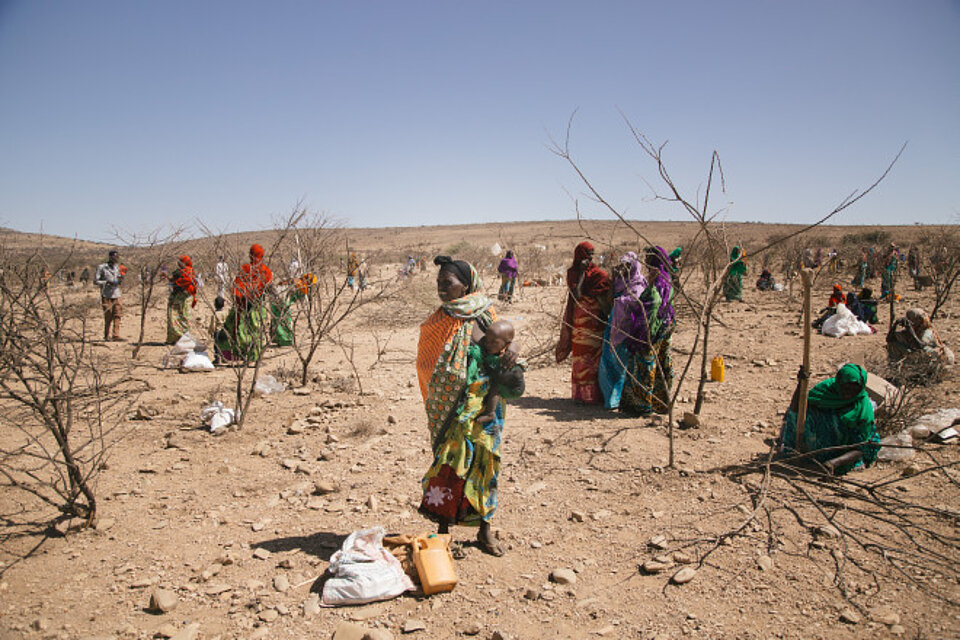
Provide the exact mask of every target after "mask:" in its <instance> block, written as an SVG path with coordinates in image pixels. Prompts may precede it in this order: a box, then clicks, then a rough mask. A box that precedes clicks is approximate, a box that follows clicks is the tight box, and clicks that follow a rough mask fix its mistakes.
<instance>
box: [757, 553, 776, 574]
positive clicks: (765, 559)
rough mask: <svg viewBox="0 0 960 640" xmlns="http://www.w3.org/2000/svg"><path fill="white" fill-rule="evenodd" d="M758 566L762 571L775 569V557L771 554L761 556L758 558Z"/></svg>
mask: <svg viewBox="0 0 960 640" xmlns="http://www.w3.org/2000/svg"><path fill="white" fill-rule="evenodd" d="M757 566H758V567H760V570H761V571H770V569H773V558H771V557H770V556H760V557H759V558H757Z"/></svg>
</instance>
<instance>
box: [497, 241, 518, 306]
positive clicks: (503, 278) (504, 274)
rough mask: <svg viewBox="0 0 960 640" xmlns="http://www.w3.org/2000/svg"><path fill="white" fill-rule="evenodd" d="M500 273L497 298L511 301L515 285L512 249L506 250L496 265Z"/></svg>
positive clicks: (515, 272) (514, 264) (515, 275)
mask: <svg viewBox="0 0 960 640" xmlns="http://www.w3.org/2000/svg"><path fill="white" fill-rule="evenodd" d="M497 271H498V272H499V273H500V291H499V292H498V293H497V300H500V301H502V302H513V292H514V290H515V289H516V286H517V275H518V274H519V271H518V269H517V259H516V258H514V257H513V251H507V254H506V255H505V256H504V257H503V260H501V261H500V264H499V265H498V266H497Z"/></svg>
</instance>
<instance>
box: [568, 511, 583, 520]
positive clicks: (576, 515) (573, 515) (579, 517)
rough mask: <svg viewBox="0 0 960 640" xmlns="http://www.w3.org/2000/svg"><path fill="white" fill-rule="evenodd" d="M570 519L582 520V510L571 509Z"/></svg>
mask: <svg viewBox="0 0 960 640" xmlns="http://www.w3.org/2000/svg"><path fill="white" fill-rule="evenodd" d="M570 520H572V521H573V522H583V512H582V511H571V512H570Z"/></svg>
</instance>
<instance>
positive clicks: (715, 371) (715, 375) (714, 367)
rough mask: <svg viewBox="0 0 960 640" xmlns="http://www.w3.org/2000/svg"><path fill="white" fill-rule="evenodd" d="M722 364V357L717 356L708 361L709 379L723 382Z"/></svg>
mask: <svg viewBox="0 0 960 640" xmlns="http://www.w3.org/2000/svg"><path fill="white" fill-rule="evenodd" d="M723 375H724V366H723V357H722V356H717V357H716V358H714V359H713V361H712V362H711V363H710V379H711V380H713V381H714V382H723Z"/></svg>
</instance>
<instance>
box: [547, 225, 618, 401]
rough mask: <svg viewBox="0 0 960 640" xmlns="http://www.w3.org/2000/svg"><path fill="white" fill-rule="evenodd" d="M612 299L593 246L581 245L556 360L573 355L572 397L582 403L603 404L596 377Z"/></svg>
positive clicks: (571, 272)
mask: <svg viewBox="0 0 960 640" xmlns="http://www.w3.org/2000/svg"><path fill="white" fill-rule="evenodd" d="M610 297H611V287H610V276H608V275H607V272H606V271H604V270H603V269H601V268H600V267H598V266H597V265H595V264H593V245H592V244H590V243H589V242H581V243H580V244H578V245H577V248H576V249H575V250H574V252H573V265H572V266H571V267H570V268H569V269H567V304H566V307H565V309H564V313H563V323H562V324H561V326H560V340H559V342H558V343H557V349H556V358H557V363H558V364H559V363H560V362H563V361H564V360H565V359H566V357H567V356H568V355H570V354H571V353H573V372H572V374H571V377H572V387H573V392H572V394H573V399H574V400H575V401H577V402H579V403H582V404H597V403H599V402H603V395H602V394H601V392H600V384H599V382H598V379H597V376H598V372H599V369H600V354H601V352H602V348H603V331H604V328H605V325H606V318H607V314H608V312H609V311H610Z"/></svg>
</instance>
